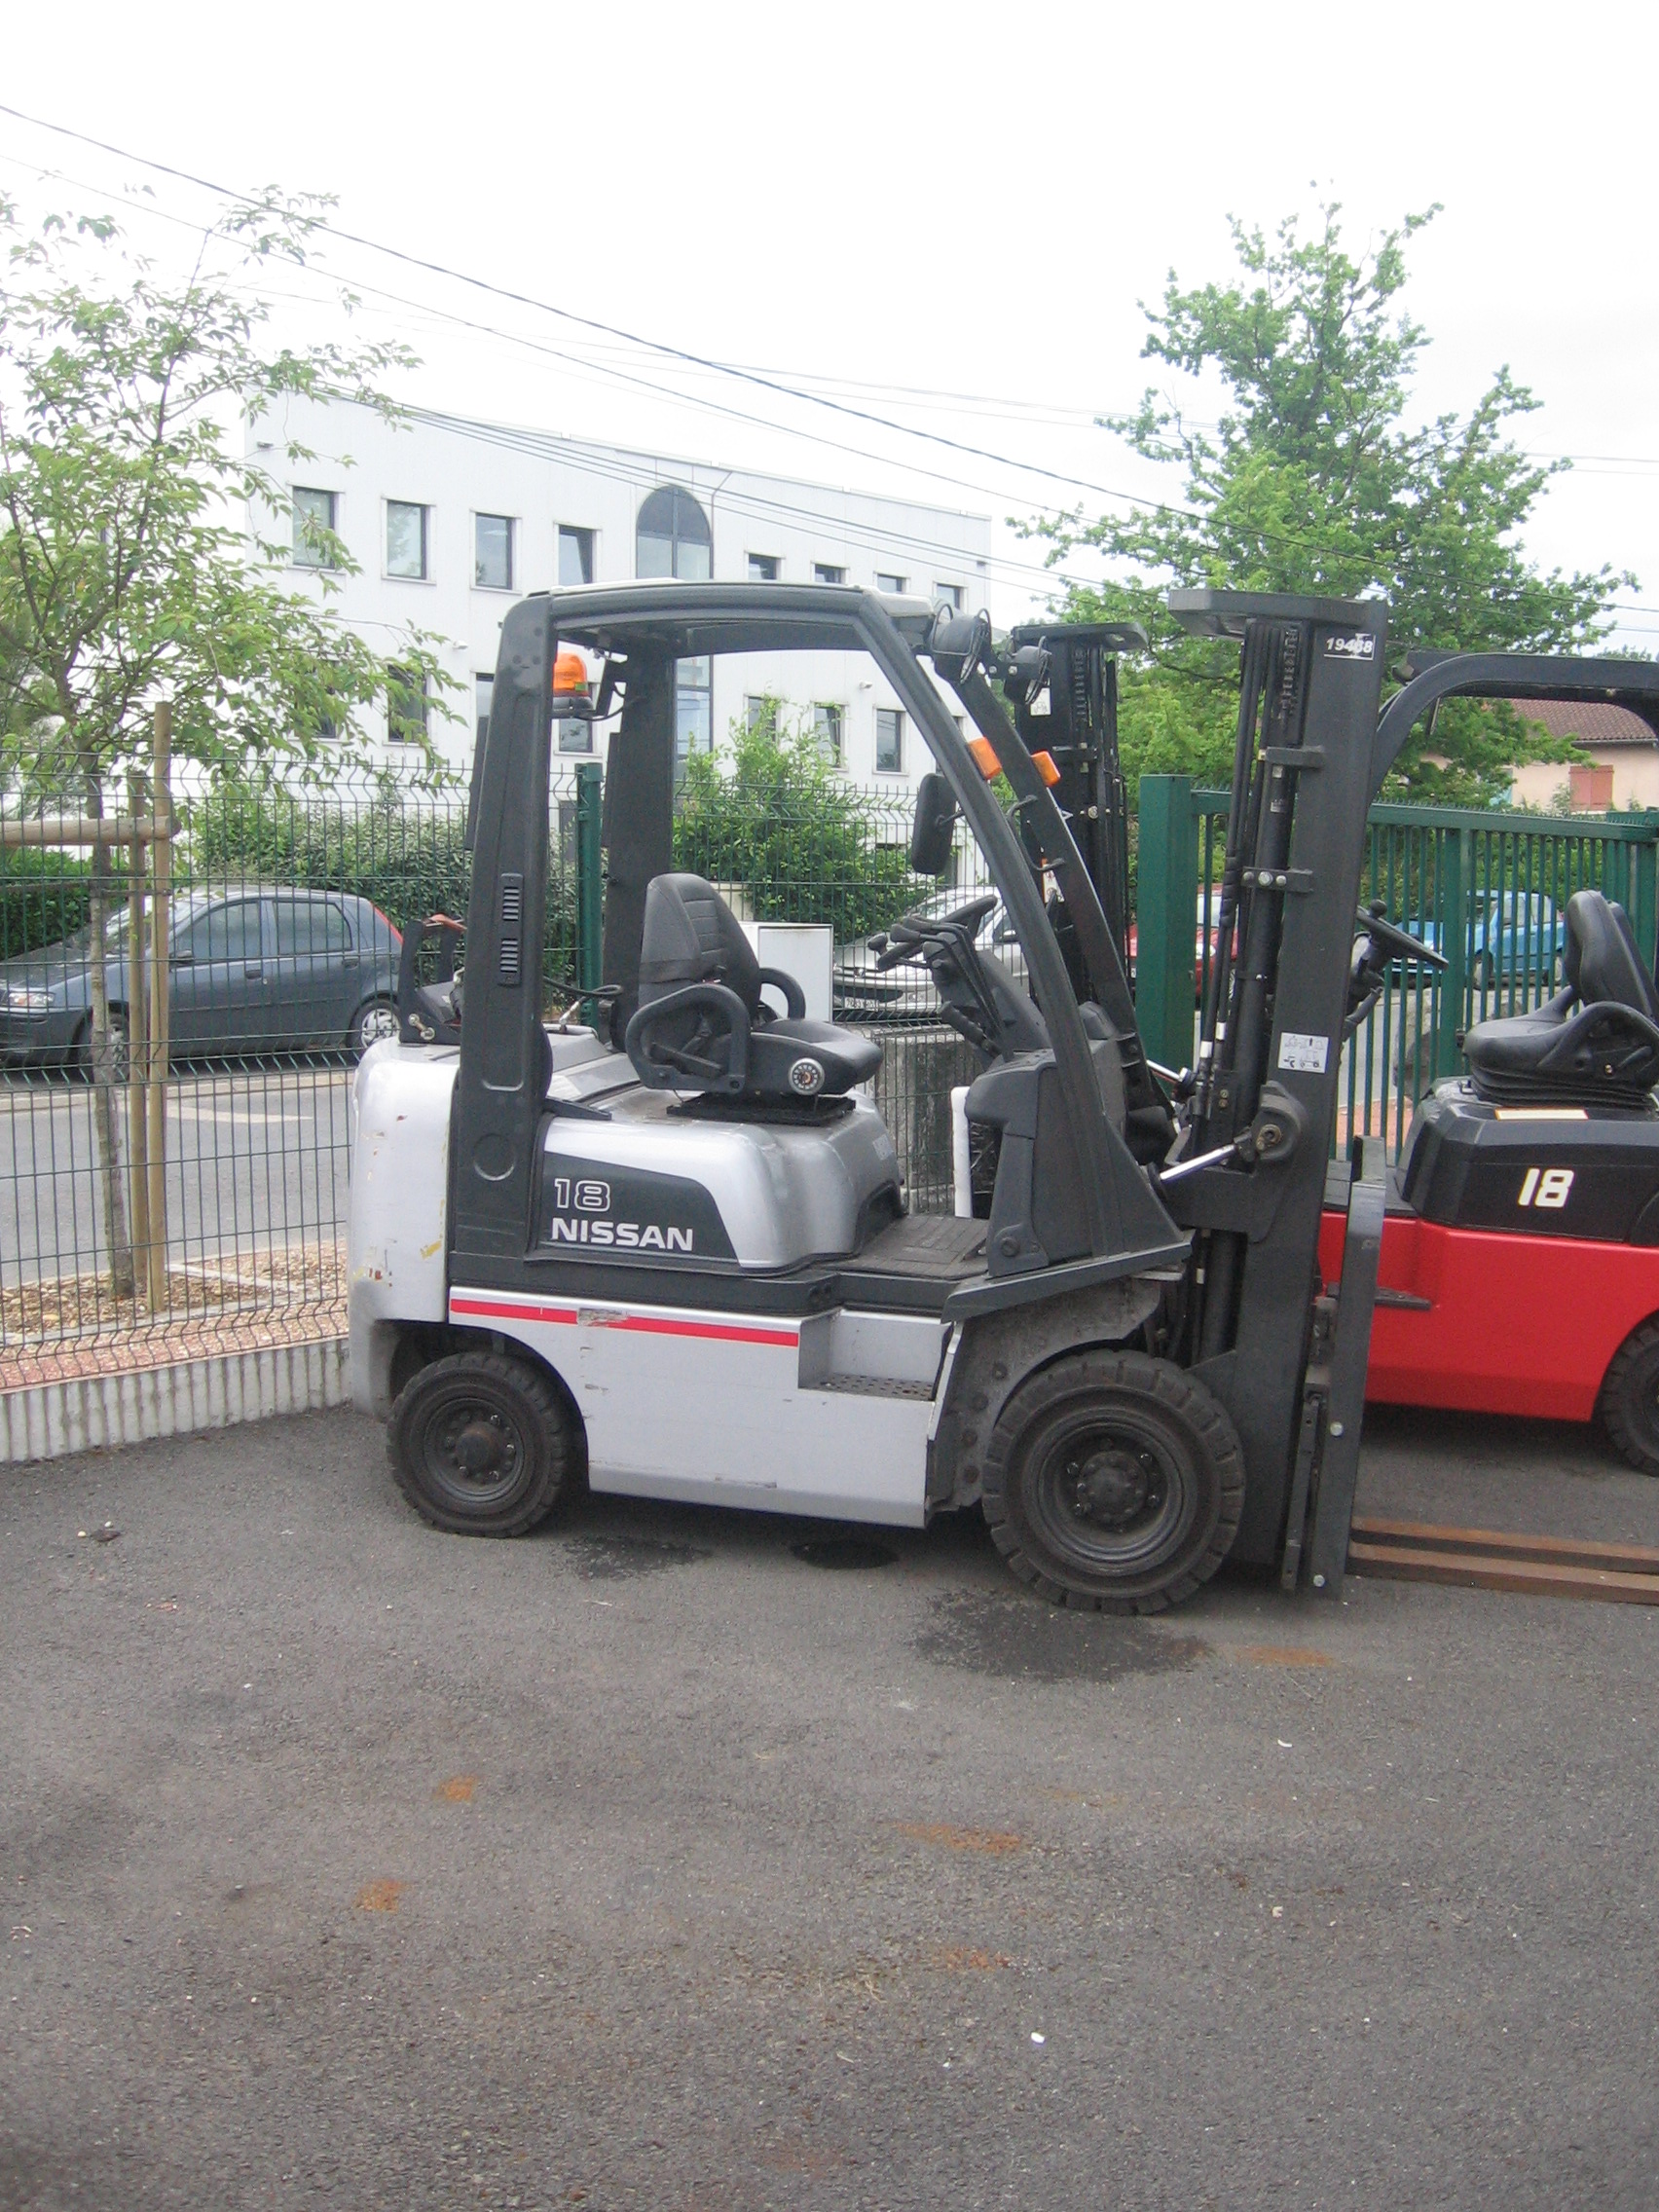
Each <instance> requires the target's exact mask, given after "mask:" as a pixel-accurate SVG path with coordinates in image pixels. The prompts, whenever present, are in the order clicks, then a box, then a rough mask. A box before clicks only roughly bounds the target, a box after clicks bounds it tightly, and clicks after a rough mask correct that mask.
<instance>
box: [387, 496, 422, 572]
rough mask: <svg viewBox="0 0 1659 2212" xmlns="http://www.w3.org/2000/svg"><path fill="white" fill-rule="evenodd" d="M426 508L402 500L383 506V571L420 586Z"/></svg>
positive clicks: (389, 501) (389, 502)
mask: <svg viewBox="0 0 1659 2212" xmlns="http://www.w3.org/2000/svg"><path fill="white" fill-rule="evenodd" d="M430 512H431V509H430V508H429V507H416V506H411V505H410V504H409V502H408V501H407V500H406V499H387V503H386V572H387V575H388V576H409V577H412V578H413V579H414V580H415V581H416V582H418V583H424V581H425V576H426V517H427V516H428V514H430Z"/></svg>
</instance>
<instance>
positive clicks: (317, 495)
mask: <svg viewBox="0 0 1659 2212" xmlns="http://www.w3.org/2000/svg"><path fill="white" fill-rule="evenodd" d="M337 511H338V510H337V508H336V506H335V495H334V494H333V493H332V492H313V491H310V490H308V489H307V488H306V487H305V486H304V485H301V484H296V485H295V486H294V566H295V568H296V569H337V568H338V567H339V566H340V558H339V555H338V554H337V553H336V552H335V549H334V547H333V546H332V545H331V544H330V543H329V542H328V541H329V539H330V538H331V537H332V536H333V535H334V518H335V514H336V512H337Z"/></svg>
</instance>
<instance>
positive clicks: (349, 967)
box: [0, 884, 402, 1076]
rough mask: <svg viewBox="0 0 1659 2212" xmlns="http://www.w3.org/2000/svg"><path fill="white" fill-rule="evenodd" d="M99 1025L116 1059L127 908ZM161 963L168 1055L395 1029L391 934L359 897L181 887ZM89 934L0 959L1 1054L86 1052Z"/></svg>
mask: <svg viewBox="0 0 1659 2212" xmlns="http://www.w3.org/2000/svg"><path fill="white" fill-rule="evenodd" d="M107 933H108V935H107V941H108V950H107V952H106V955H105V973H106V976H107V978H108V989H109V1006H110V1031H111V1034H112V1036H113V1037H114V1039H115V1047H116V1064H117V1070H118V1073H119V1074H121V1075H123V1076H124V1075H125V1073H126V1059H127V1006H128V961H127V915H126V913H125V912H122V913H119V914H116V915H114V916H112V917H111V919H110V921H109V923H108V925H107ZM168 937H169V950H168V960H167V974H168V994H167V1008H168V1014H167V1026H168V1031H169V1039H170V1051H171V1054H172V1056H173V1057H174V1058H177V1059H190V1058H195V1057H200V1056H205V1055H217V1054H222V1053H228V1054H236V1053H241V1052H270V1051H322V1050H326V1049H328V1048H330V1047H332V1048H334V1049H336V1050H340V1049H346V1050H349V1051H352V1052H361V1051H366V1050H367V1049H368V1047H369V1046H370V1045H372V1044H373V1043H374V1042H375V1041H376V1040H377V1038H381V1037H393V1036H395V1035H396V1034H397V1003H396V1002H397V956H398V951H399V948H400V946H401V943H402V940H401V938H400V937H399V935H398V933H397V931H396V930H395V929H393V927H392V925H391V924H390V922H388V921H387V918H386V916H385V915H384V914H383V913H382V912H381V911H380V909H379V907H378V906H374V905H371V904H370V903H369V901H368V900H367V899H356V898H351V897H349V896H348V895H346V894H345V893H337V892H332V891H290V890H284V889H280V888H275V887H267V886H265V885H262V884H237V885H234V886H228V887H226V888H224V889H198V890H192V891H185V892H181V893H179V894H178V895H177V896H176V897H175V899H174V902H173V907H172V913H171V917H170V926H169V932H168ZM91 1060H92V933H91V931H90V930H83V931H81V932H80V933H79V935H77V936H75V937H72V938H67V939H65V940H63V941H62V942H61V943H58V944H49V945H44V946H42V947H41V948H40V950H38V951H35V952H25V953H20V954H18V957H17V958H15V959H12V960H7V961H4V962H0V1061H6V1062H10V1063H12V1064H14V1065H18V1064H20V1065H22V1066H25V1067H46V1068H51V1067H81V1068H86V1067H89V1066H90V1065H91Z"/></svg>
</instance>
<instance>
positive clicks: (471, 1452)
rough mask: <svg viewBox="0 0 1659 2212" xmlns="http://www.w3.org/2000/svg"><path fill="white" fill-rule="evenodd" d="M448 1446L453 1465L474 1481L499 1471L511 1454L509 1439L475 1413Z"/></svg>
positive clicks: (488, 1420) (497, 1427)
mask: <svg viewBox="0 0 1659 2212" xmlns="http://www.w3.org/2000/svg"><path fill="white" fill-rule="evenodd" d="M450 1449H451V1451H452V1452H453V1453H454V1454H455V1457H456V1461H457V1464H458V1465H459V1466H460V1467H461V1469H462V1470H463V1471H464V1472H465V1473H466V1474H468V1475H470V1476H471V1477H472V1479H473V1480H474V1482H478V1481H481V1480H482V1479H484V1478H485V1477H486V1476H489V1475H498V1474H499V1473H500V1472H501V1470H502V1468H503V1467H504V1466H505V1465H506V1464H507V1461H508V1459H509V1457H510V1456H511V1453H512V1442H511V1439H510V1438H509V1437H508V1436H507V1435H506V1433H505V1431H504V1430H502V1429H501V1428H500V1427H499V1426H498V1424H497V1423H496V1422H495V1421H492V1420H490V1419H487V1418H486V1417H485V1416H483V1415H475V1416H474V1417H473V1418H472V1419H470V1420H468V1421H467V1422H466V1423H465V1424H464V1426H463V1427H461V1429H460V1430H459V1431H458V1432H457V1434H456V1437H455V1439H454V1442H453V1443H452V1445H451V1447H450Z"/></svg>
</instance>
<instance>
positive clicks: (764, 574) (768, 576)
mask: <svg viewBox="0 0 1659 2212" xmlns="http://www.w3.org/2000/svg"><path fill="white" fill-rule="evenodd" d="M781 565H782V564H781V563H780V562H779V560H778V556H777V555H776V554H775V553H751V554H750V556H749V580H750V582H751V583H752V584H775V583H776V582H777V580H778V570H779V568H780V566H781Z"/></svg>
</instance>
